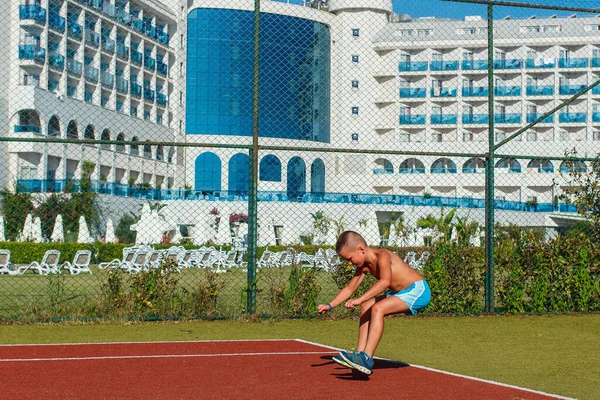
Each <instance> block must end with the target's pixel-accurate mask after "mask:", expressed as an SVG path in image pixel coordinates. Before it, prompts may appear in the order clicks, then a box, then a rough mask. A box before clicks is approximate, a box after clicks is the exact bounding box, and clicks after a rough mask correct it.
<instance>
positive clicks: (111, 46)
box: [102, 38, 115, 53]
mask: <svg viewBox="0 0 600 400" xmlns="http://www.w3.org/2000/svg"><path fill="white" fill-rule="evenodd" d="M102 50H104V51H107V52H109V53H114V52H115V41H114V40H112V39H109V38H102Z"/></svg>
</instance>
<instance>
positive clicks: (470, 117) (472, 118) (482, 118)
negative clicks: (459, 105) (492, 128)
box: [462, 114, 490, 124]
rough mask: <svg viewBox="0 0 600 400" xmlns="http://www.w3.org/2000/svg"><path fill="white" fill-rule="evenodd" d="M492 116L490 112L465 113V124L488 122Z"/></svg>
mask: <svg viewBox="0 0 600 400" xmlns="http://www.w3.org/2000/svg"><path fill="white" fill-rule="evenodd" d="M489 120H490V117H489V115H488V114H463V116H462V122H463V124H487V123H489Z"/></svg>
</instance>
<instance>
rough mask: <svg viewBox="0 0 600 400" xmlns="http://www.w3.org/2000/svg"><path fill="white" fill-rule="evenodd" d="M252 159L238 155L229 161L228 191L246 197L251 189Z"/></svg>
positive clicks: (246, 155) (244, 155)
mask: <svg viewBox="0 0 600 400" xmlns="http://www.w3.org/2000/svg"><path fill="white" fill-rule="evenodd" d="M249 163H250V157H248V154H243V153H238V154H236V155H234V156H233V157H231V159H230V160H229V179H228V190H229V192H231V193H234V194H238V195H244V194H248V190H249V189H250V168H249Z"/></svg>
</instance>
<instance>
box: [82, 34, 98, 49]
mask: <svg viewBox="0 0 600 400" xmlns="http://www.w3.org/2000/svg"><path fill="white" fill-rule="evenodd" d="M85 42H86V43H87V44H90V45H92V46H94V47H98V46H100V34H99V33H98V32H93V31H88V32H87V33H86V35H85Z"/></svg>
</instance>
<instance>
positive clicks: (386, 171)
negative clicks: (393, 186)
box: [373, 168, 394, 175]
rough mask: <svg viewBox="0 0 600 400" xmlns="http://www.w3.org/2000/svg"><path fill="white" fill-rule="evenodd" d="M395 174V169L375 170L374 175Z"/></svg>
mask: <svg viewBox="0 0 600 400" xmlns="http://www.w3.org/2000/svg"><path fill="white" fill-rule="evenodd" d="M393 173H394V170H393V169H386V168H374V169H373V175H392V174H393Z"/></svg>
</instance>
